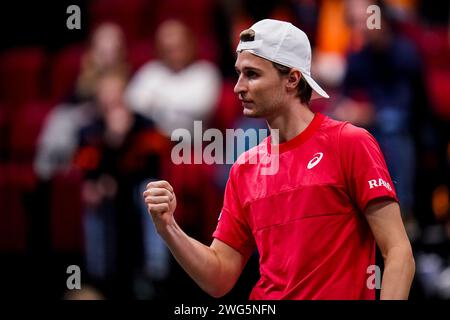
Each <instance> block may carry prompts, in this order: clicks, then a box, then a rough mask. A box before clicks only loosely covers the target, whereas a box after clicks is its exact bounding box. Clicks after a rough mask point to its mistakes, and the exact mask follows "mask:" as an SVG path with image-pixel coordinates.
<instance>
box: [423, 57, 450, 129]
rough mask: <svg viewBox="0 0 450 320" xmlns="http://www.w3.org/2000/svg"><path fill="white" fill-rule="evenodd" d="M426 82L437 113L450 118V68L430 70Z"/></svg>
mask: <svg viewBox="0 0 450 320" xmlns="http://www.w3.org/2000/svg"><path fill="white" fill-rule="evenodd" d="M449 57H450V56H449ZM426 84H427V91H428V93H429V95H430V100H431V105H432V107H433V109H434V111H435V113H436V114H437V115H438V116H440V117H443V118H445V119H447V120H450V68H448V69H437V68H436V69H432V70H428V72H427V75H426Z"/></svg>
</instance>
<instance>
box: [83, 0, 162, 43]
mask: <svg viewBox="0 0 450 320" xmlns="http://www.w3.org/2000/svg"><path fill="white" fill-rule="evenodd" d="M149 5H150V4H149V3H148V1H145V0H96V1H92V3H91V5H90V7H89V12H90V14H91V21H92V25H91V26H90V28H91V30H93V29H94V28H95V27H96V26H97V25H99V24H100V23H102V22H107V21H109V22H114V23H117V24H118V25H119V26H121V27H122V29H123V31H124V33H125V37H126V39H127V41H136V40H138V39H140V38H143V37H145V36H146V35H148V33H147V32H145V31H147V30H146V29H151V28H152V27H151V25H152V23H153V20H154V19H153V18H152V16H148V14H149V12H150V14H151V11H150V10H147V8H148V6H149ZM145 25H148V27H146V26H145Z"/></svg>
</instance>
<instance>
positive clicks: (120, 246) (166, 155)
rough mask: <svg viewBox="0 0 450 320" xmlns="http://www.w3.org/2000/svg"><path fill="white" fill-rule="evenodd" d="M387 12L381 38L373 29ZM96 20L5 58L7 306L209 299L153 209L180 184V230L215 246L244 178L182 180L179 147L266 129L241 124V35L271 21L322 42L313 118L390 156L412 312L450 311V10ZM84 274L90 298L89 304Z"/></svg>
mask: <svg viewBox="0 0 450 320" xmlns="http://www.w3.org/2000/svg"><path fill="white" fill-rule="evenodd" d="M373 4H375V5H377V6H378V7H379V8H380V14H381V15H380V21H379V22H380V26H381V28H380V29H369V28H368V24H367V20H368V18H369V16H371V15H372V14H373V12H372V11H368V10H367V8H368V7H369V6H370V5H373ZM86 11H87V12H88V13H89V15H88V17H89V18H88V19H87V21H86V20H83V21H85V22H83V23H84V24H83V26H84V28H85V29H86V30H87V32H86V37H84V38H83V39H82V40H81V41H75V42H72V43H64V44H63V45H59V46H58V45H54V44H53V45H52V46H43V45H40V44H39V43H34V42H27V41H25V40H24V42H23V43H22V44H21V45H20V46H19V45H14V46H11V47H8V48H4V49H3V52H1V53H0V265H1V266H0V281H1V282H2V284H3V285H2V288H3V289H4V291H6V292H7V293H8V295H10V296H14V297H20V298H23V297H31V296H36V295H37V294H39V295H41V296H42V297H49V298H57V299H61V298H64V299H104V298H106V299H109V298H125V299H166V298H168V297H171V298H179V299H183V298H184V297H191V298H192V297H198V298H204V299H207V298H208V297H206V295H205V294H204V293H202V292H201V290H200V289H199V288H197V287H196V285H195V284H194V283H193V281H192V280H190V279H189V278H188V276H187V275H185V274H184V272H183V271H182V270H181V269H180V268H179V266H178V265H177V264H176V262H175V261H174V260H173V258H172V257H171V255H170V252H168V250H167V248H166V247H165V245H164V243H163V242H162V241H161V240H160V238H159V237H158V235H157V234H156V232H155V230H154V228H153V224H152V222H151V219H150V217H149V216H148V213H147V210H146V207H145V205H144V203H143V201H142V196H141V195H142V192H143V190H144V188H145V186H146V184H147V183H148V182H149V181H152V180H156V179H158V180H159V179H165V180H168V181H170V183H171V184H172V186H173V187H174V189H175V191H176V194H177V200H178V201H177V202H178V207H177V211H176V219H177V221H178V222H179V223H180V225H181V227H182V228H183V229H184V230H185V231H186V232H187V233H188V234H189V235H190V236H192V237H194V238H196V239H198V240H200V241H201V242H203V243H205V244H209V243H210V241H211V240H212V238H211V235H212V232H213V230H214V229H215V225H216V221H217V218H218V213H219V211H220V209H221V204H222V196H223V192H224V187H225V184H226V181H227V177H228V171H229V168H230V166H229V165H219V164H217V165H207V164H181V165H175V164H173V163H172V161H171V150H172V147H173V146H174V145H175V144H176V143H177V142H178V141H171V134H172V132H173V131H174V130H175V129H179V128H183V129H186V130H188V131H190V132H192V131H193V122H194V121H196V120H201V121H203V129H204V130H206V129H208V128H217V129H219V130H221V131H222V132H225V130H226V129H227V128H243V129H247V128H257V129H259V128H265V123H264V122H263V121H259V120H255V119H246V118H244V117H242V115H241V110H240V104H239V101H238V100H237V97H236V96H235V94H234V93H233V86H234V82H235V80H236V75H235V72H234V59H235V52H234V50H235V47H236V45H237V42H238V39H239V37H238V35H239V32H240V31H241V30H243V29H246V28H248V27H249V26H250V25H252V24H253V23H254V22H256V21H258V20H260V19H262V18H274V19H281V20H286V21H290V22H292V23H293V24H295V25H296V26H298V27H300V28H301V29H302V30H304V31H305V32H306V33H307V35H308V36H309V38H310V41H311V45H312V48H313V65H312V73H313V74H314V75H315V77H317V79H318V82H319V83H320V84H321V85H322V86H323V87H324V88H325V90H326V91H327V92H328V93H329V94H330V96H331V99H328V100H325V99H319V100H314V101H313V102H312V104H311V108H312V109H313V111H318V112H322V113H324V114H326V115H328V116H330V117H333V118H335V119H338V120H346V121H351V122H352V123H354V124H355V125H358V126H362V127H364V128H366V129H368V130H369V131H370V132H371V133H372V134H373V135H374V136H375V137H376V138H377V140H378V142H379V143H380V146H381V148H382V151H383V153H384V155H385V158H386V161H387V164H388V167H389V170H390V173H391V176H392V179H393V181H394V184H395V188H396V190H397V193H398V196H399V199H400V205H401V211H402V217H403V220H404V222H405V226H406V229H407V232H408V235H409V237H410V240H411V241H412V244H413V250H414V254H415V258H416V269H417V271H416V278H415V281H414V284H413V291H412V293H411V297H412V298H413V299H422V298H441V299H450V207H449V187H450V184H449V181H450V22H449V14H450V5H449V3H448V2H447V1H441V2H440V1H436V2H435V1H433V2H431V1H428V2H426V1H420V0H389V1H388V0H386V1H366V0H321V1H313V0H283V1H251V0H233V1H227V0H187V1H185V0H165V1H162V0H92V1H88V2H87V3H86ZM49 36H50V35H49ZM248 147H250V146H248ZM192 152H193V153H194V152H196V151H195V150H192ZM379 263H382V260H381V259H380V261H379ZM73 264H75V265H79V266H80V267H81V270H82V283H83V288H84V289H83V290H81V291H77V292H75V293H74V292H71V291H67V288H66V278H67V276H68V275H67V273H66V268H67V266H69V265H73ZM257 268H258V266H257V256H256V255H255V256H254V257H252V258H251V259H250V261H249V264H248V266H247V268H246V270H245V271H244V274H243V276H242V278H241V279H240V281H239V283H238V285H237V287H236V288H235V290H233V291H231V293H230V294H229V295H228V296H227V297H225V299H226V298H243V299H246V298H247V295H248V293H249V290H250V289H251V287H252V285H253V282H254V281H256V279H257V277H258V274H257V273H258V269H257Z"/></svg>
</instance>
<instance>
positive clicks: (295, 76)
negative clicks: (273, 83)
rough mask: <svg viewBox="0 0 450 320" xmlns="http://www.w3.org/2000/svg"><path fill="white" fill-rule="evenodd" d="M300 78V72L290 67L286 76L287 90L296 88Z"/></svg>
mask: <svg viewBox="0 0 450 320" xmlns="http://www.w3.org/2000/svg"><path fill="white" fill-rule="evenodd" d="M301 78H302V74H301V72H300V71H298V70H295V69H291V71H290V72H289V74H288V77H287V82H286V88H287V89H288V90H297V86H298V83H299V82H300V79H301Z"/></svg>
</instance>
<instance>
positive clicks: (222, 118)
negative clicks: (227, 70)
mask: <svg viewBox="0 0 450 320" xmlns="http://www.w3.org/2000/svg"><path fill="white" fill-rule="evenodd" d="M233 90H234V82H232V81H231V80H228V81H225V82H224V83H223V85H222V92H221V94H220V98H219V101H218V103H217V106H216V109H215V112H214V115H213V118H212V121H211V122H212V123H211V126H212V127H213V128H218V129H219V130H223V131H224V130H225V129H226V128H233V124H234V121H235V120H236V119H237V117H238V116H239V115H240V114H241V112H242V111H241V110H242V109H241V107H240V102H239V100H238V98H237V95H236V94H235V93H234V91H233Z"/></svg>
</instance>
